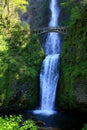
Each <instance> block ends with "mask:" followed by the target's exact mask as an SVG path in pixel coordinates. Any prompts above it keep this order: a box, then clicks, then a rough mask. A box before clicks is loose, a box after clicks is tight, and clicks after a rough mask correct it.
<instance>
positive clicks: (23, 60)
mask: <svg viewBox="0 0 87 130" xmlns="http://www.w3.org/2000/svg"><path fill="white" fill-rule="evenodd" d="M0 3H1V4H0V11H1V12H0V109H7V108H9V109H15V108H16V110H17V108H22V109H23V108H26V107H27V108H32V107H35V106H36V105H37V103H38V73H39V70H40V66H41V62H42V59H43V56H44V54H43V50H42V49H41V45H40V43H39V41H38V39H37V37H36V36H34V35H32V34H30V29H29V25H27V24H26V25H23V26H22V24H21V21H20V19H19V16H18V10H20V9H21V10H22V11H26V8H25V4H27V2H26V0H22V1H20V0H18V1H16V0H9V1H8V0H3V1H0Z"/></svg>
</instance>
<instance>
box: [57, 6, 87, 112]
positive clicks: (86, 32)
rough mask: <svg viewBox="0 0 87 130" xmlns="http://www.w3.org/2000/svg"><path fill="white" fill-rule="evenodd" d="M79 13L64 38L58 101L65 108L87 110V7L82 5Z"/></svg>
mask: <svg viewBox="0 0 87 130" xmlns="http://www.w3.org/2000/svg"><path fill="white" fill-rule="evenodd" d="M72 13H73V12H72ZM79 13H80V15H79V17H78V16H77V17H75V19H73V22H70V24H69V29H68V32H67V35H66V36H65V38H64V43H63V48H62V52H61V63H60V79H59V88H58V91H59V92H58V102H59V106H60V107H62V108H63V109H77V110H78V108H79V110H82V111H83V110H84V111H87V98H86V96H87V93H86V90H87V83H86V81H87V60H86V58H87V43H86V42H87V22H86V21H87V7H82V8H81V10H80V12H79ZM73 15H74V14H73ZM71 23H72V24H71Z"/></svg>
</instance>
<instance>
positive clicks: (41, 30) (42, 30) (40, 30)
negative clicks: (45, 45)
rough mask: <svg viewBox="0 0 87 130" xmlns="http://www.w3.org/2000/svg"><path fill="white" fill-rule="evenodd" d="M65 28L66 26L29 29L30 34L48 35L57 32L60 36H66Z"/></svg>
mask: <svg viewBox="0 0 87 130" xmlns="http://www.w3.org/2000/svg"><path fill="white" fill-rule="evenodd" d="M67 28H68V27H66V26H58V27H45V28H37V29H31V32H32V33H34V34H39V35H40V34H44V33H49V32H57V33H61V34H66V33H67Z"/></svg>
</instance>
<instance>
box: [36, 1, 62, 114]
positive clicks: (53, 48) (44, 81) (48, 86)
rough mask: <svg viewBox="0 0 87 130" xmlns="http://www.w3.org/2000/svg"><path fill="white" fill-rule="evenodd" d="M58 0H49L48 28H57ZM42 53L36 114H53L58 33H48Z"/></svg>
mask: <svg viewBox="0 0 87 130" xmlns="http://www.w3.org/2000/svg"><path fill="white" fill-rule="evenodd" d="M57 1H58V0H51V3H50V10H51V19H50V22H49V27H56V26H58V16H59V7H58V6H57ZM44 48H45V49H44V51H45V54H46V58H45V59H44V61H43V64H42V68H41V73H40V89H41V107H40V110H39V111H38V113H43V114H47V115H50V114H53V113H54V104H55V95H56V88H57V82H58V78H59V70H58V65H59V53H60V38H59V34H58V33H49V34H48V36H47V39H46V43H45V47H44Z"/></svg>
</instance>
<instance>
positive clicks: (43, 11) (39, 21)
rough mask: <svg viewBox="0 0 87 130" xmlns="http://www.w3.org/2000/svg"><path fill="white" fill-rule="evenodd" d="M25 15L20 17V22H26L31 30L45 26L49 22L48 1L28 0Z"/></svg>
mask: <svg viewBox="0 0 87 130" xmlns="http://www.w3.org/2000/svg"><path fill="white" fill-rule="evenodd" d="M28 1H29V5H28V7H27V13H25V14H23V15H22V20H23V21H27V22H28V23H29V24H30V27H31V28H38V27H44V26H47V24H48V20H49V14H50V12H49V10H48V6H49V2H50V0H28Z"/></svg>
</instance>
